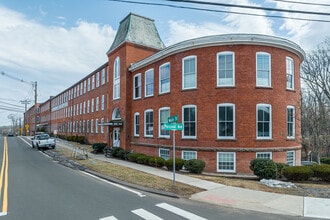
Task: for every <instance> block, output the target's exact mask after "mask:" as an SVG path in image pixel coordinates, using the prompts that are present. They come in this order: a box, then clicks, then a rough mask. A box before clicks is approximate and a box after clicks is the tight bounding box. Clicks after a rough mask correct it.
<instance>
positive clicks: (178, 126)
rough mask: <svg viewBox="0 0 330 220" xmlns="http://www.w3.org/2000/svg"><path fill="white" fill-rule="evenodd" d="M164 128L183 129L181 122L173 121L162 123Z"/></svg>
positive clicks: (169, 129) (171, 129)
mask: <svg viewBox="0 0 330 220" xmlns="http://www.w3.org/2000/svg"><path fill="white" fill-rule="evenodd" d="M164 129H165V130H166V131H176V130H180V131H181V130H183V124H182V123H177V124H176V123H175V124H172V123H165V124H164Z"/></svg>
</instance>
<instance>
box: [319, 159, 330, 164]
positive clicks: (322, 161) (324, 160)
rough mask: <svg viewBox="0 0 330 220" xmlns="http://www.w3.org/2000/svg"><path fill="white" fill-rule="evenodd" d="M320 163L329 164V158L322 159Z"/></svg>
mask: <svg viewBox="0 0 330 220" xmlns="http://www.w3.org/2000/svg"><path fill="white" fill-rule="evenodd" d="M321 163H325V164H330V157H322V158H321Z"/></svg>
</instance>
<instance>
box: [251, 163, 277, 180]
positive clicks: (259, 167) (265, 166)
mask: <svg viewBox="0 0 330 220" xmlns="http://www.w3.org/2000/svg"><path fill="white" fill-rule="evenodd" d="M250 169H251V170H252V171H253V174H254V175H256V176H257V177H258V178H259V180H261V179H275V178H276V175H277V167H276V164H275V162H274V161H272V160H270V159H264V158H257V159H254V160H252V161H251V162H250Z"/></svg>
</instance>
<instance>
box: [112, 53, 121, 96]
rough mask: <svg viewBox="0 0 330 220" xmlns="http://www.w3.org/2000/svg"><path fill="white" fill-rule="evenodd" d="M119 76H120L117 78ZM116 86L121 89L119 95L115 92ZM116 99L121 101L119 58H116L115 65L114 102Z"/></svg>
mask: <svg viewBox="0 0 330 220" xmlns="http://www.w3.org/2000/svg"><path fill="white" fill-rule="evenodd" d="M117 71H118V72H117ZM117 74H118V76H116V75H117ZM116 85H117V86H118V87H119V91H118V94H116V92H115V88H116ZM116 95H117V96H116ZM116 99H120V58H119V57H116V59H115V61H114V64H113V100H116Z"/></svg>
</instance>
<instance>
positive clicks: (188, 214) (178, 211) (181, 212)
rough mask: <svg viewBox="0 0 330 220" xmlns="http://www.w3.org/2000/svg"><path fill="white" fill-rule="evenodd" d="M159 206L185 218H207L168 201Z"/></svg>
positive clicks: (193, 219)
mask: <svg viewBox="0 0 330 220" xmlns="http://www.w3.org/2000/svg"><path fill="white" fill-rule="evenodd" d="M156 206H157V207H160V208H162V209H165V210H167V211H169V212H172V213H175V214H177V215H180V216H181V217H183V218H185V219H190V220H207V219H206V218H202V217H200V216H198V215H195V214H193V213H191V212H187V211H185V210H183V209H179V208H177V207H175V206H172V205H169V204H167V203H159V204H157V205H156Z"/></svg>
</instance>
